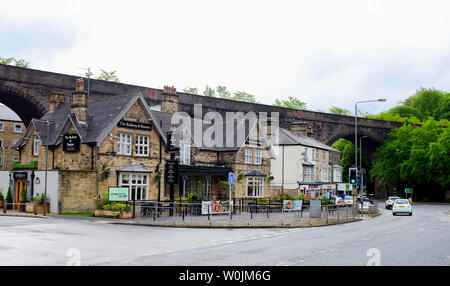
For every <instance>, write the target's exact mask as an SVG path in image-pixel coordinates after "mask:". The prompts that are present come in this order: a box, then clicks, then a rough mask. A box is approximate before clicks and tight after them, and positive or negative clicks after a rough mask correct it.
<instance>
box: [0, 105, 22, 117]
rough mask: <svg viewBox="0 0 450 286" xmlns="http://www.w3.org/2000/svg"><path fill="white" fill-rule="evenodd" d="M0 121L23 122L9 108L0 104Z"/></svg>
mask: <svg viewBox="0 0 450 286" xmlns="http://www.w3.org/2000/svg"><path fill="white" fill-rule="evenodd" d="M0 120H6V121H17V122H21V121H22V119H20V117H19V116H18V115H17V114H16V113H15V112H14V111H12V110H11V109H10V108H9V107H7V106H6V105H4V104H1V103H0Z"/></svg>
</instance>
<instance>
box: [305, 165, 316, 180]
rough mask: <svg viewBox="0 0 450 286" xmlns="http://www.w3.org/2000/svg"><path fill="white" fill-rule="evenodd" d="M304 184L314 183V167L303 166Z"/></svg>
mask: <svg viewBox="0 0 450 286" xmlns="http://www.w3.org/2000/svg"><path fill="white" fill-rule="evenodd" d="M303 182H314V167H313V166H306V165H303Z"/></svg>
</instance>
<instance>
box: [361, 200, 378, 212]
mask: <svg viewBox="0 0 450 286" xmlns="http://www.w3.org/2000/svg"><path fill="white" fill-rule="evenodd" d="M373 206H374V205H373V204H372V203H371V202H369V201H364V202H363V205H362V212H363V213H368V212H369V207H373ZM358 208H359V211H361V202H359V203H358Z"/></svg>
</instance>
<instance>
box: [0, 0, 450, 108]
mask: <svg viewBox="0 0 450 286" xmlns="http://www.w3.org/2000/svg"><path fill="white" fill-rule="evenodd" d="M0 1H1V4H0V7H2V9H1V10H2V12H1V16H0V56H1V57H15V58H18V59H25V60H26V61H28V62H30V67H31V68H34V69H40V70H46V71H53V72H58V73H66V74H72V75H77V74H78V75H81V74H83V73H84V71H83V70H81V69H79V68H82V67H90V68H91V70H92V71H93V72H94V75H97V74H99V69H104V70H107V71H112V70H116V71H117V75H118V76H119V78H120V81H121V82H122V83H128V84H135V85H141V86H147V87H154V88H162V87H163V86H164V85H174V86H175V87H176V88H177V89H178V90H182V89H183V88H185V87H197V88H199V90H200V92H202V91H203V90H204V89H205V86H206V85H209V86H212V87H215V86H217V85H224V86H226V87H228V89H229V90H230V91H232V92H234V91H246V92H248V93H250V94H254V95H255V96H256V98H257V100H258V101H260V102H261V103H264V104H272V103H273V102H274V100H275V99H276V98H278V99H286V98H288V96H293V97H297V98H299V99H300V100H302V101H304V102H306V103H307V107H308V108H309V109H312V110H322V111H328V109H329V108H330V107H332V106H338V107H343V108H346V109H348V110H350V111H351V112H352V114H353V113H354V111H353V110H354V104H355V102H356V101H361V100H371V99H377V98H386V99H387V102H385V103H375V104H362V105H360V106H358V107H359V109H360V110H361V111H363V112H370V113H378V112H379V111H383V110H387V109H389V108H390V107H393V106H395V105H397V104H398V103H399V102H400V101H401V100H404V99H405V98H407V97H408V96H410V95H412V94H413V93H414V92H415V91H416V89H418V88H420V87H426V88H430V87H434V88H436V89H440V90H447V91H449V90H450V54H449V51H450V17H449V15H450V5H449V4H450V1H411V0H409V1H395V0H390V1H382V0H355V1H343V0H340V1H336V0H334V1H325V0H324V1H317V0H314V1H299V0H297V1H281V0H276V1H275V0H274V1H261V0H258V1H244V0H239V1H233V0H222V1H213V0H207V1H195V0H189V1H169V0H164V1H133V0H129V1H113V0H109V1H82V0H62V1H61V0H60V1H43V0H40V1H22V0H14V1H10V0H9V1H8V0H0Z"/></svg>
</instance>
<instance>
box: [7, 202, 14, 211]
mask: <svg viewBox="0 0 450 286" xmlns="http://www.w3.org/2000/svg"><path fill="white" fill-rule="evenodd" d="M6 203H7V205H6V209H7V210H12V209H13V204H12V201H6Z"/></svg>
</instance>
